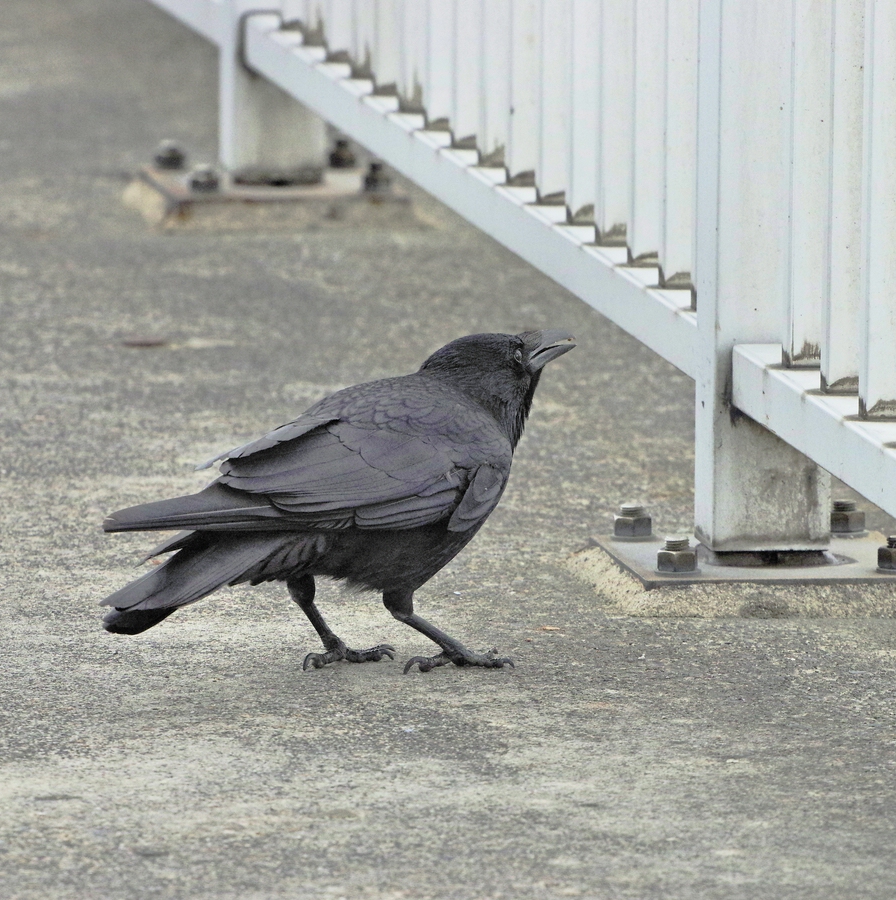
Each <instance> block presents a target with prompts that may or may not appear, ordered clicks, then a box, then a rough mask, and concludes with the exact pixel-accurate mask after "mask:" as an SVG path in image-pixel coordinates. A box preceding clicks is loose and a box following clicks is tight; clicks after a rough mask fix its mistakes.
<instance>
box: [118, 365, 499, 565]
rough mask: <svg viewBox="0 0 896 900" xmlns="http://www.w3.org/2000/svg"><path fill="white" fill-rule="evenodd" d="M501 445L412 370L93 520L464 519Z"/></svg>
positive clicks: (317, 523)
mask: <svg viewBox="0 0 896 900" xmlns="http://www.w3.org/2000/svg"><path fill="white" fill-rule="evenodd" d="M512 453H513V451H512V448H511V445H510V441H509V439H508V438H507V437H506V435H504V434H503V432H502V431H501V430H500V428H498V426H497V424H496V422H495V420H494V419H493V418H492V417H491V415H490V414H489V413H487V412H486V411H485V410H484V409H482V408H481V407H478V406H476V405H474V404H470V403H466V402H464V401H463V400H459V399H458V398H457V397H456V395H453V394H451V393H450V392H446V391H443V390H442V389H441V388H438V387H437V386H433V385H432V384H427V383H426V382H425V381H423V380H420V379H414V378H413V377H411V378H402V379H391V380H388V381H387V382H379V383H371V384H368V385H357V386H355V387H354V388H348V389H346V390H345V391H342V392H340V393H339V394H334V395H332V396H331V397H328V398H326V400H324V401H321V403H319V404H317V405H316V406H315V407H312V409H310V410H309V411H308V412H307V413H305V414H303V415H302V416H300V417H299V418H298V419H296V420H295V421H294V422H290V423H288V424H286V425H282V426H280V427H279V428H277V429H275V430H274V431H272V432H270V433H269V434H267V435H265V436H264V437H263V438H260V439H258V440H257V441H253V442H251V443H249V444H245V445H244V446H242V447H238V448H237V449H236V450H232V451H230V452H228V453H225V454H222V458H223V459H224V462H223V463H222V464H221V476H220V478H218V479H217V480H216V481H215V482H213V483H212V484H211V485H210V486H209V487H208V488H206V489H205V490H204V491H201V492H200V493H198V494H193V495H190V496H189V497H178V498H175V499H172V500H163V501H158V502H156V503H150V504H143V505H141V506H138V507H133V508H131V509H128V510H119V511H118V512H117V513H114V514H113V515H112V516H110V517H109V518H108V519H107V520H106V521H105V522H104V524H103V527H104V528H105V529H106V530H107V531H133V530H142V529H162V528H180V529H198V530H202V531H205V530H220V531H229V530H238V531H245V530H252V531H271V530H275V531H277V530H283V529H298V530H306V529H313V530H316V529H334V528H335V529H339V528H348V527H352V526H354V527H357V528H364V529H407V528H416V527H419V526H422V525H427V524H430V523H433V522H438V521H441V520H448V521H449V525H448V527H449V528H450V529H451V530H452V531H465V530H468V529H469V528H472V527H473V526H474V525H476V524H477V523H480V522H481V521H482V520H483V519H484V518H485V517H486V516H487V515H488V514H489V513H490V512H491V510H492V509H493V508H494V506H495V504H496V503H497V502H498V499H499V498H500V496H501V492H502V491H503V488H504V484H505V483H506V480H507V475H508V474H509V472H510V463H511V459H512ZM166 547H167V545H163V547H162V549H166ZM157 549H159V548H157ZM160 552H161V550H160Z"/></svg>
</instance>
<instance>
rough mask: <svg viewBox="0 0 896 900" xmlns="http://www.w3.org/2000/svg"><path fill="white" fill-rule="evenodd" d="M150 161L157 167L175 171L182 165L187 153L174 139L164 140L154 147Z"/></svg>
mask: <svg viewBox="0 0 896 900" xmlns="http://www.w3.org/2000/svg"><path fill="white" fill-rule="evenodd" d="M152 161H153V162H154V163H155V165H156V168H158V169H168V170H172V171H176V170H178V169H182V168H183V167H184V164H185V163H186V161H187V155H186V153H184V151H183V150H182V149H181V147H180V145H179V144H178V143H177V142H176V141H171V140H165V141H162V142H161V143H160V144H159V146H158V147H156V149H155V152H154V153H153V156H152Z"/></svg>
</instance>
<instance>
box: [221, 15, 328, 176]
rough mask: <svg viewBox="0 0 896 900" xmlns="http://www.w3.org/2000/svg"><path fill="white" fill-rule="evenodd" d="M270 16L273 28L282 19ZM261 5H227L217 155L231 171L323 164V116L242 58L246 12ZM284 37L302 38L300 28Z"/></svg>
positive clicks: (222, 41)
mask: <svg viewBox="0 0 896 900" xmlns="http://www.w3.org/2000/svg"><path fill="white" fill-rule="evenodd" d="M271 5H272V6H275V8H276V10H277V14H274V15H270V16H268V21H269V24H270V26H271V28H272V29H273V28H278V27H279V25H280V22H281V17H280V7H277V6H276V5H275V4H271ZM254 8H257V4H256V3H253V2H252V0H231V2H229V3H227V4H226V5H225V6H224V13H223V17H222V19H221V20H219V23H223V24H224V27H223V28H221V30H220V34H219V39H220V45H219V46H220V48H221V52H220V53H219V55H218V97H219V100H218V103H219V113H220V115H219V122H218V127H219V137H218V155H219V158H220V161H221V163H222V165H223V166H224V167H225V168H226V169H229V170H231V171H233V170H236V169H240V168H243V167H245V166H264V167H268V168H272V169H289V168H293V167H298V166H305V165H307V166H321V165H323V163H324V160H325V158H326V156H325V155H326V150H327V136H326V128H325V125H324V121H323V119H321V118H319V117H318V116H316V115H314V114H313V113H311V112H310V111H309V110H308V109H307V108H306V107H303V106H302V105H301V104H299V103H297V102H296V101H295V100H294V99H293V98H292V97H290V96H289V95H288V94H285V93H284V92H283V91H282V90H280V89H279V88H278V87H276V86H275V85H273V84H271V83H270V82H269V81H266V80H265V79H263V78H259V77H257V76H256V75H255V74H253V73H252V72H250V71H248V70H247V69H246V68H245V67H244V65H243V63H242V60H241V58H240V44H241V32H242V27H243V19H244V17H245V16H246V15H247V14H248V13H249V12H250V11H251V10H252V9H254ZM282 39H283V40H296V41H298V40H300V35H299V33H298V32H284V33H283V35H282Z"/></svg>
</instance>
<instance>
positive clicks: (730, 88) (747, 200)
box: [694, 0, 830, 551]
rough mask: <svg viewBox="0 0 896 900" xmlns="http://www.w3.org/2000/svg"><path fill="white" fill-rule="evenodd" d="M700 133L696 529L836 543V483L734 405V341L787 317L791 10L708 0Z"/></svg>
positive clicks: (776, 3) (775, 1)
mask: <svg viewBox="0 0 896 900" xmlns="http://www.w3.org/2000/svg"><path fill="white" fill-rule="evenodd" d="M699 28H700V32H699V71H698V124H697V221H696V267H695V272H696V286H697V296H698V298H699V302H698V307H697V319H698V340H697V361H696V369H697V377H696V379H695V381H696V404H695V406H696V429H695V430H696V435H695V454H696V459H695V467H694V468H695V498H694V505H695V520H696V521H695V526H696V534H697V536H698V537H699V539H700V540H701V541H702V542H703V543H705V544H707V545H708V546H709V547H711V548H712V549H714V550H716V551H727V550H747V551H759V550H767V549H774V550H798V549H809V548H817V547H819V546H824V545H825V543H826V542H827V540H828V539H829V527H830V522H829V509H830V506H829V502H830V477H829V476H828V475H827V474H826V473H824V472H823V471H822V470H821V469H819V468H818V467H817V466H816V465H815V464H814V463H812V462H811V461H810V460H809V459H807V458H806V457H804V456H803V455H802V454H800V453H798V452H797V451H796V450H794V449H793V448H791V447H790V446H788V445H787V444H785V443H784V442H783V441H781V440H780V439H779V438H777V437H775V436H774V435H773V434H772V433H771V432H769V431H767V430H766V429H764V428H762V427H761V426H760V425H758V424H756V423H755V422H753V421H752V420H750V419H748V418H747V417H746V416H743V415H740V414H739V413H738V412H737V410H735V409H734V408H733V407H732V405H731V401H730V395H731V352H732V347H733V345H734V343H735V342H746V343H749V342H759V343H773V342H774V341H775V336H776V328H777V323H779V322H780V321H781V319H782V317H783V315H784V312H785V310H786V309H787V296H788V288H789V280H788V272H789V252H788V251H789V241H788V237H789V235H788V224H787V220H788V214H789V196H790V146H791V141H790V137H791V132H790V122H791V111H790V98H791V93H792V87H791V76H792V63H791V43H792V41H791V29H792V18H791V9H790V6H789V5H786V6H782V4H781V3H780V0H752V2H751V3H749V4H746V3H740V2H737V0H701V2H700V25H699Z"/></svg>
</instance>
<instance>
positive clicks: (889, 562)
mask: <svg viewBox="0 0 896 900" xmlns="http://www.w3.org/2000/svg"><path fill="white" fill-rule="evenodd" d="M877 567H878V569H883V570H884V571H886V572H894V573H896V535H890V537H888V538H887V546H886V547H878V548H877Z"/></svg>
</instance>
